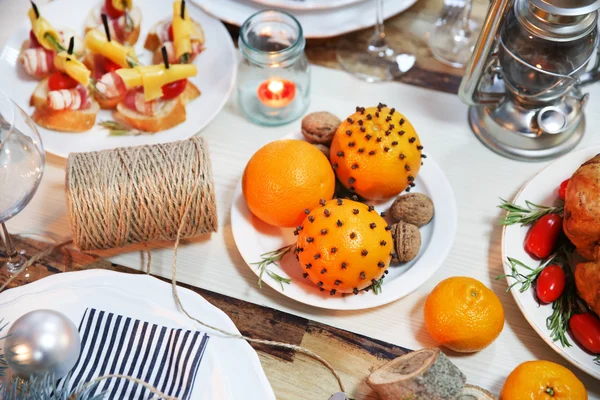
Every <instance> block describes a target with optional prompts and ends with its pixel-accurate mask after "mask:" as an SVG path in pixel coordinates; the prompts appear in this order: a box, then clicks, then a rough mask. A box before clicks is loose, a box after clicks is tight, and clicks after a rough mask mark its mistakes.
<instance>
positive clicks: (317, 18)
mask: <svg viewBox="0 0 600 400" xmlns="http://www.w3.org/2000/svg"><path fill="white" fill-rule="evenodd" d="M192 1H193V2H194V3H196V4H198V5H199V6H200V7H202V8H203V9H204V11H206V12H207V13H210V14H212V15H214V16H215V17H217V18H219V19H220V20H222V21H225V22H228V23H230V24H233V25H237V26H241V25H242V24H243V23H244V21H245V20H246V19H247V18H248V17H249V16H251V15H252V14H254V13H255V12H257V11H260V10H266V9H269V8H271V7H270V6H266V5H264V4H257V3H250V2H247V1H243V0H219V1H214V0H192ZM416 2H417V0H384V5H383V14H384V18H389V17H392V16H394V15H396V14H399V13H401V12H402V11H404V10H406V9H407V8H409V7H410V6H412V5H413V4H415V3H416ZM293 14H294V17H296V18H297V19H298V21H299V22H300V24H301V25H302V32H303V33H304V37H306V38H307V39H313V38H326V37H331V36H337V35H341V34H344V33H348V32H352V31H357V30H360V29H364V28H368V27H370V26H373V25H375V20H376V17H375V4H374V2H373V1H361V2H360V3H355V4H351V5H349V6H347V7H341V8H335V9H331V10H319V11H314V10H313V11H305V10H302V11H299V10H294V12H293Z"/></svg>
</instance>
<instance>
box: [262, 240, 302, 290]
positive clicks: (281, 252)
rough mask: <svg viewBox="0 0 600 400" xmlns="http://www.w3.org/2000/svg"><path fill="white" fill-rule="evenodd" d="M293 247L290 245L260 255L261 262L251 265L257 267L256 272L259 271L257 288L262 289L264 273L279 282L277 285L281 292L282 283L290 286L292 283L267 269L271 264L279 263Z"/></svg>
mask: <svg viewBox="0 0 600 400" xmlns="http://www.w3.org/2000/svg"><path fill="white" fill-rule="evenodd" d="M294 246H295V244H290V245H288V246H284V247H282V248H280V249H277V250H273V251H269V252H267V253H264V254H261V255H260V258H261V261H259V262H255V263H252V265H257V266H258V271H259V274H258V287H259V288H261V289H262V279H263V275H264V274H265V272H266V273H267V275H269V276H270V277H271V278H273V279H274V280H275V281H277V282H279V284H280V285H281V290H283V284H284V283H287V284H290V283H291V282H292V280H291V279H289V278H284V277H282V276H280V275H277V274H276V273H275V272H273V271H271V270H269V268H268V267H269V265H271V264H275V263H277V262H279V261H281V260H282V259H283V257H284V256H285V255H286V254H288V253H290V252H291V251H292V249H293V248H294Z"/></svg>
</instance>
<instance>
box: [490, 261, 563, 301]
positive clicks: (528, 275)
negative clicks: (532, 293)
mask: <svg viewBox="0 0 600 400" xmlns="http://www.w3.org/2000/svg"><path fill="white" fill-rule="evenodd" d="M557 255H558V252H556V253H554V254H552V255H551V256H550V257H548V258H547V259H546V260H544V261H542V263H541V264H540V266H539V267H537V268H531V267H530V266H528V265H526V264H524V263H522V262H521V261H519V260H517V259H515V258H512V257H507V260H508V263H509V264H510V270H511V273H510V274H502V275H499V276H497V277H496V280H499V279H504V278H507V277H508V278H512V279H513V280H514V282H513V283H511V284H510V285H509V286H508V288H507V289H506V292H510V290H511V289H512V288H513V287H515V286H517V285H521V287H520V288H519V292H521V293H523V292H526V291H527V290H529V288H530V287H531V285H532V284H533V282H534V281H535V280H536V278H537V276H538V275H539V274H540V272H542V270H543V269H544V268H546V267H547V266H548V265H550V263H552V262H553V261H554V260H555V259H556V258H557ZM519 267H520V268H524V269H525V270H527V271H526V272H525V273H522V272H520V271H519Z"/></svg>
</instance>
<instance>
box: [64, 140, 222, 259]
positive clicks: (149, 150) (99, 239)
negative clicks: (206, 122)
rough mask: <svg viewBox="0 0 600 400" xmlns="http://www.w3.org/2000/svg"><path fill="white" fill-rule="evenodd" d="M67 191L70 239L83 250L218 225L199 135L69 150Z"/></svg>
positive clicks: (199, 231) (204, 147)
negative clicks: (153, 142) (85, 150)
mask: <svg viewBox="0 0 600 400" xmlns="http://www.w3.org/2000/svg"><path fill="white" fill-rule="evenodd" d="M66 191H67V208H68V212H69V220H70V222H71V231H72V232H73V243H74V244H75V245H76V246H77V247H78V248H79V249H81V250H83V251H88V250H103V249H114V248H119V247H123V246H126V245H128V244H132V243H143V242H149V241H157V240H170V241H173V240H176V239H177V238H178V237H179V238H182V239H183V238H190V237H194V236H198V235H202V234H206V233H209V232H216V231H217V210H216V203H215V195H214V188H213V181H212V172H211V165H210V159H209V155H208V148H207V145H206V143H205V141H204V139H203V138H200V137H193V138H191V139H189V140H185V141H180V142H174V143H165V144H157V145H151V146H136V147H123V148H117V149H113V150H104V151H98V152H90V153H74V154H71V155H70V156H69V160H68V163H67V177H66ZM178 231H180V235H179V236H178Z"/></svg>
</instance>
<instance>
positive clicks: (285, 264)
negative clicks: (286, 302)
mask: <svg viewBox="0 0 600 400" xmlns="http://www.w3.org/2000/svg"><path fill="white" fill-rule="evenodd" d="M286 138H291V139H302V135H301V134H300V133H296V134H292V135H288V136H286ZM415 183H416V187H415V188H414V190H413V191H414V192H420V193H424V194H426V195H427V196H429V197H430V198H431V200H432V201H433V204H434V205H435V216H434V218H433V220H432V221H431V222H430V223H429V224H428V225H426V226H424V227H422V228H421V229H420V231H421V241H422V244H421V250H420V252H419V255H418V256H417V258H415V259H414V260H413V261H411V262H409V263H405V264H401V265H392V266H391V267H390V268H389V271H390V272H389V274H388V275H387V276H386V278H385V279H384V281H383V286H382V288H383V293H381V294H378V295H375V294H374V293H373V292H372V291H369V292H361V293H359V294H358V295H356V296H354V295H352V296H346V297H341V296H330V295H329V293H328V292H321V291H320V290H319V288H318V287H317V286H316V285H314V284H312V283H311V282H310V281H309V280H308V279H304V278H303V277H302V273H303V271H302V268H301V267H300V265H299V263H298V261H296V259H295V258H294V257H293V256H292V255H287V256H286V257H285V258H284V259H283V260H282V262H281V263H280V265H270V266H269V268H270V269H271V270H272V271H273V272H275V273H277V274H278V275H281V276H283V277H289V278H291V279H292V283H291V284H289V285H286V284H284V287H283V289H282V288H281V285H280V284H279V283H278V282H277V281H275V280H274V279H273V278H271V277H269V276H267V275H266V274H265V275H264V276H263V282H264V283H265V284H267V285H269V286H271V287H272V288H273V289H275V290H276V291H278V292H279V293H281V294H283V295H285V296H287V297H290V298H292V299H294V300H297V301H299V302H301V303H304V304H309V305H311V306H315V307H321V308H327V309H331V310H360V309H365V308H372V307H377V306H380V305H383V304H387V303H390V302H392V301H394V300H397V299H399V298H401V297H404V296H406V295H407V294H409V293H411V292H412V291H414V290H415V289H417V288H418V287H419V286H421V285H422V284H423V283H425V282H426V281H427V280H428V279H429V278H430V277H431V276H432V275H433V273H434V272H435V271H437V269H438V268H439V267H440V266H441V265H442V263H443V262H444V260H445V259H446V256H447V255H448V252H449V251H450V248H451V247H452V243H453V242H454V235H455V233H456V218H457V213H456V200H455V198H454V192H453V191H452V187H451V186H450V183H449V182H448V180H447V179H446V177H445V175H444V173H443V172H442V170H441V169H440V167H439V166H438V165H437V164H436V163H435V162H434V161H433V160H432V159H431V157H428V158H427V159H426V160H425V162H424V165H423V166H422V167H421V170H420V172H419V175H418V176H417V178H416V180H415ZM392 201H393V200H389V201H387V202H384V203H380V204H373V205H374V206H375V209H376V210H377V211H379V212H381V211H387V210H388V208H389V206H390V205H391V203H392ZM231 228H232V230H233V238H234V240H235V243H236V245H237V248H238V250H239V252H240V254H241V255H242V257H243V258H244V261H246V263H247V264H248V266H249V267H250V269H252V270H253V271H254V273H256V274H257V276H258V270H257V269H256V265H252V263H254V262H257V261H260V255H261V254H264V253H266V252H269V251H272V250H276V249H279V248H281V247H283V246H286V245H289V244H291V243H294V242H295V240H296V239H295V237H294V234H293V229H292V228H283V229H282V228H277V227H274V226H271V225H268V224H266V223H264V222H262V221H261V220H259V219H258V218H256V217H254V216H253V215H252V213H251V212H250V210H249V209H248V207H247V206H246V202H245V201H244V197H243V195H242V185H241V181H240V183H239V184H238V186H237V188H236V191H235V195H234V197H233V204H232V206H231Z"/></svg>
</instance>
